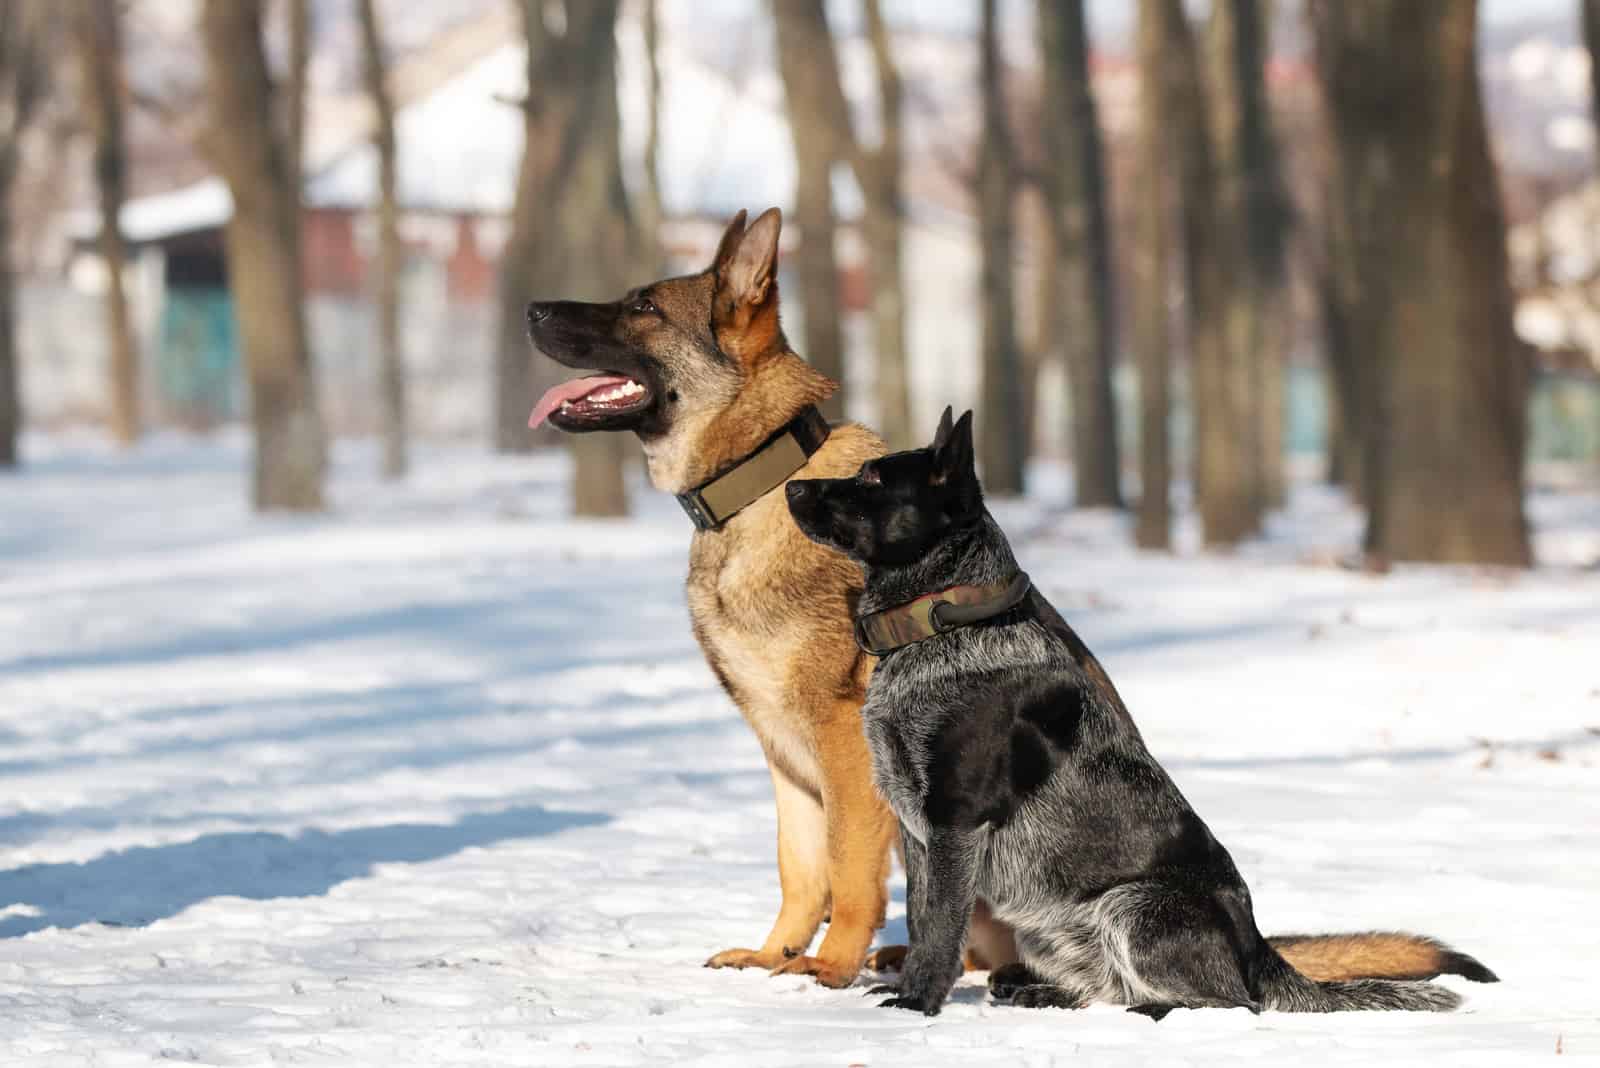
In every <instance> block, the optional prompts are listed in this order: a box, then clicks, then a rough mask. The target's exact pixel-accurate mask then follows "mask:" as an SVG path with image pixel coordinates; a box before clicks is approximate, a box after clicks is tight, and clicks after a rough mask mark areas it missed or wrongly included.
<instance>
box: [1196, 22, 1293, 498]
mask: <svg viewBox="0 0 1600 1068" xmlns="http://www.w3.org/2000/svg"><path fill="white" fill-rule="evenodd" d="M1211 12H1212V13H1211V54H1212V71H1213V78H1212V92H1213V97H1212V99H1213V101H1214V103H1215V107H1214V109H1213V114H1214V124H1213V125H1214V133H1215V137H1216V143H1217V147H1218V151H1217V157H1218V164H1219V176H1220V179H1221V180H1220V182H1219V203H1218V209H1219V211H1220V212H1221V216H1222V222H1221V227H1220V230H1221V233H1222V234H1223V235H1224V240H1226V241H1227V242H1228V243H1229V244H1230V245H1231V246H1233V248H1234V249H1236V252H1235V256H1236V258H1237V261H1238V262H1237V268H1236V270H1235V271H1234V273H1233V278H1232V281H1233V283H1234V284H1233V288H1232V289H1231V291H1230V292H1229V293H1227V294H1226V301H1227V305H1226V311H1225V316H1226V321H1225V324H1224V328H1225V329H1226V331H1227V347H1228V355H1229V373H1230V375H1231V377H1232V380H1233V383H1234V385H1233V391H1234V393H1235V396H1236V406H1237V409H1238V410H1239V411H1240V413H1241V414H1242V415H1244V416H1245V420H1246V421H1245V422H1244V423H1243V424H1242V425H1241V427H1240V428H1239V432H1242V433H1243V434H1244V435H1245V438H1246V443H1247V447H1248V448H1249V450H1250V454H1251V457H1250V458H1251V460H1252V461H1253V464H1254V467H1253V470H1252V472H1251V476H1252V478H1251V481H1252V483H1253V485H1252V487H1251V489H1252V490H1253V492H1254V494H1255V496H1256V498H1257V499H1256V501H1255V508H1256V509H1257V511H1258V512H1259V511H1261V510H1264V509H1265V508H1266V507H1267V506H1270V505H1278V504H1282V503H1283V499H1284V495H1285V491H1286V487H1285V482H1284V458H1283V408H1284V405H1285V404H1286V403H1287V398H1286V397H1285V396H1284V363H1285V360H1286V358H1287V354H1286V353H1285V351H1284V347H1285V345H1286V344H1287V343H1288V339H1289V331H1288V329H1287V315H1288V310H1289V309H1288V290H1287V287H1286V285H1285V274H1286V268H1285V240H1286V239H1285V232H1286V229H1287V225H1288V219H1289V212H1288V198H1287V195H1286V192H1285V190H1284V187H1283V180H1282V176H1281V174H1280V170H1279V163H1278V153H1277V146H1276V144H1275V142H1274V140H1273V134H1272V124H1271V118H1270V116H1269V114H1268V111H1267V104H1266V85H1265V67H1264V64H1265V59H1266V37H1267V28H1266V18H1265V16H1264V14H1263V12H1262V8H1261V3H1260V0H1219V2H1217V3H1215V4H1213V5H1212V9H1211Z"/></svg>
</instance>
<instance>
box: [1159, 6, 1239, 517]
mask: <svg viewBox="0 0 1600 1068" xmlns="http://www.w3.org/2000/svg"><path fill="white" fill-rule="evenodd" d="M1159 11H1160V13H1161V25H1162V34H1163V41H1164V51H1165V54H1166V59H1165V62H1167V63H1168V64H1170V65H1171V69H1170V71H1169V72H1168V75H1167V88H1168V99H1167V102H1166V109H1165V111H1166V115H1167V117H1168V118H1169V120H1170V121H1171V123H1172V126H1173V129H1174V133H1175V135H1176V137H1177V152H1176V155H1177V166H1178V172H1179V175H1180V178H1179V183H1180V192H1179V217H1180V219H1181V222H1182V228H1183V264H1184V286H1185V290H1186V293H1187V296H1188V301H1187V307H1188V309H1189V317H1188V319H1189V349H1190V382H1191V389H1190V393H1191V396H1192V399H1193V408H1194V426H1195V434H1194V482H1195V495H1196V497H1197V499H1198V500H1199V502H1200V518H1201V522H1202V524H1203V526H1204V528H1205V542H1206V544H1207V545H1210V546H1228V545H1233V544H1235V543H1237V542H1239V541H1242V540H1243V539H1244V538H1247V537H1249V536H1250V535H1251V534H1253V533H1255V531H1256V530H1257V528H1258V526H1259V522H1260V510H1259V505H1260V501H1259V495H1258V494H1257V492H1256V483H1255V450H1254V449H1253V448H1252V445H1251V442H1252V436H1251V435H1249V434H1248V433H1242V432H1241V427H1246V426H1248V425H1249V423H1250V418H1249V414H1248V408H1247V406H1246V405H1247V400H1248V397H1247V394H1246V393H1245V391H1244V390H1242V389H1241V385H1242V382H1241V377H1240V375H1238V374H1237V373H1236V370H1235V366H1236V363H1235V360H1234V353H1233V352H1232V350H1231V348H1230V345H1229V336H1228V330H1227V325H1226V324H1227V315H1226V312H1227V302H1228V296H1229V294H1230V293H1231V292H1232V291H1233V288H1234V286H1235V284H1236V282H1235V275H1236V271H1237V252H1236V249H1234V248H1233V247H1231V246H1230V244H1229V239H1230V238H1231V237H1232V236H1233V235H1231V234H1229V233H1227V232H1225V229H1224V227H1223V226H1222V225H1221V213H1220V212H1219V211H1218V207H1217V206H1218V191H1217V175H1216V167H1215V160H1214V156H1213V153H1212V147H1211V137H1210V133H1209V130H1208V127H1207V108H1206V95H1205V89H1204V85H1203V82H1202V80H1201V77H1200V64H1199V59H1198V54H1197V51H1196V47H1195V41H1194V34H1193V31H1192V30H1191V28H1190V26H1189V21H1188V18H1187V17H1186V16H1185V14H1184V9H1183V2H1182V0H1161V3H1160V5H1159Z"/></svg>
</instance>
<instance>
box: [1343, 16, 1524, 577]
mask: <svg viewBox="0 0 1600 1068" xmlns="http://www.w3.org/2000/svg"><path fill="white" fill-rule="evenodd" d="M1312 12H1313V18H1314V20H1315V26H1316V31H1317V32H1316V44H1317V52H1318V60H1319V67H1320V70H1321V75H1322V79H1323V83H1324V88H1325V91H1326V93H1327V103H1328V112H1329V115H1330V118H1331V121H1332V126H1333V131H1334V139H1335V143H1336V145H1337V147H1338V176H1339V181H1340V183H1341V195H1340V197H1339V202H1340V204H1341V205H1342V208H1343V212H1344V217H1343V219H1342V228H1343V229H1345V230H1347V231H1348V232H1349V233H1350V235H1351V240H1352V242H1353V253H1352V262H1353V265H1354V269H1353V270H1352V271H1351V272H1350V274H1351V276H1352V278H1351V281H1352V282H1353V283H1354V284H1355V285H1356V286H1357V287H1358V288H1357V289H1356V291H1355V293H1354V299H1353V300H1352V301H1351V308H1352V312H1353V318H1354V321H1353V322H1352V324H1351V327H1352V329H1351V335H1352V343H1353V351H1355V352H1357V353H1359V354H1360V356H1361V363H1362V365H1363V369H1364V372H1365V373H1364V374H1362V375H1361V376H1360V379H1361V381H1360V383H1359V389H1360V394H1361V401H1362V404H1363V405H1364V406H1365V407H1366V409H1367V414H1366V428H1365V431H1364V433H1363V438H1364V439H1365V441H1364V444H1365V448H1364V450H1363V452H1364V471H1363V475H1364V479H1365V482H1366V485H1367V487H1368V498H1367V499H1368V527H1367V539H1366V540H1367V548H1368V551H1369V552H1370V553H1372V554H1374V555H1375V556H1376V557H1377V558H1378V559H1393V560H1425V561H1437V562H1447V563H1488V564H1508V565H1512V566H1526V565H1527V564H1529V563H1530V562H1531V550H1530V547H1529V540H1528V529H1527V523H1526V521H1525V519H1524V515H1523V456H1524V438H1525V434H1526V418H1527V416H1526V405H1527V389H1528V377H1529V366H1528V361H1527V359H1526V356H1525V354H1524V353H1523V351H1522V349H1521V347H1520V345H1519V343H1518V341H1517V339H1516V337H1515V334H1514V333H1513V330H1512V324H1511V315H1512V298H1511V290H1510V285H1509V283H1508V279H1507V268H1506V249H1505V223H1504V218H1503V217H1502V214H1501V206H1500V194H1499V188H1498V181H1497V177H1496V174H1495V170H1494V164H1493V160H1492V158H1491V156H1490V153H1489V140H1488V133H1487V130H1486V127H1485V121H1484V114H1483V101H1482V96H1481V93H1480V89H1479V85H1478V74H1477V40H1476V30H1477V5H1476V4H1475V3H1473V2H1472V0H1451V2H1450V3H1447V4H1438V5H1432V4H1430V5H1418V4H1414V3H1410V2H1407V0H1361V2H1351V0H1345V2H1332V0H1319V2H1317V3H1315V4H1314V5H1313V7H1312ZM1395 100H1405V101H1407V106H1406V107H1405V108H1401V109H1396V108H1395V107H1394V106H1393V102H1394V101H1395Z"/></svg>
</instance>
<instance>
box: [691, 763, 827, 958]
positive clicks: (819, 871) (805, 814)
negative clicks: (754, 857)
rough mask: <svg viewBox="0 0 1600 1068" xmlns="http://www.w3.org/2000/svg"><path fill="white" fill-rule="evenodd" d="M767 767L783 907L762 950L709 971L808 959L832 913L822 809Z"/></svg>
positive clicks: (734, 953) (726, 954)
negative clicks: (826, 916)
mask: <svg viewBox="0 0 1600 1068" xmlns="http://www.w3.org/2000/svg"><path fill="white" fill-rule="evenodd" d="M767 767H768V770H770V771H771V772H772V792H773V796H774V798H775V799H776V800H777V803H778V884H779V887H780V888H781V890H782V892H783V905H782V907H781V908H780V909H779V910H778V918H777V920H776V921H775V922H774V923H773V925H772V933H770V934H769V935H767V941H766V943H765V944H764V945H762V947H761V948H760V949H729V950H724V951H723V952H721V953H718V954H717V955H716V956H714V957H712V958H711V959H710V960H708V961H706V967H708V968H766V969H768V970H771V969H774V968H781V967H783V966H784V965H785V964H786V963H788V962H789V961H792V960H802V959H808V958H805V957H804V956H803V954H804V953H805V951H806V950H807V949H808V948H810V946H811V940H812V938H814V937H816V933H817V928H818V927H820V926H821V925H822V917H823V914H824V913H826V912H827V909H828V850H827V841H828V827H827V820H826V818H825V817H824V815H823V810H822V803H821V802H820V801H819V800H818V799H817V798H816V796H815V795H813V794H812V793H811V791H809V790H807V789H806V788H805V787H803V786H801V785H800V784H799V783H797V782H795V781H794V780H793V779H791V778H790V777H789V776H788V775H787V774H786V773H785V772H784V771H783V770H782V769H781V768H780V767H779V766H778V764H777V762H776V761H774V760H772V759H771V757H770V755H769V757H768V761H767ZM846 981H847V982H848V980H846Z"/></svg>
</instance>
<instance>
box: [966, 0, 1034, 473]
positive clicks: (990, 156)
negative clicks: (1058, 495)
mask: <svg viewBox="0 0 1600 1068" xmlns="http://www.w3.org/2000/svg"><path fill="white" fill-rule="evenodd" d="M998 21H999V19H998V12H997V11H996V10H995V0H983V24H982V30H981V33H980V38H979V50H980V51H979V64H978V88H979V92H980V94H981V95H982V98H983V131H982V134H981V135H980V141H979V144H978V243H979V245H980V246H981V249H982V262H981V265H980V268H979V282H978V301H979V305H980V308H981V312H982V315H983V328H982V341H981V351H982V359H983V365H982V366H983V395H982V401H981V407H980V410H979V416H980V419H981V422H980V423H979V427H978V435H979V438H978V440H979V452H978V455H979V459H980V460H981V462H982V464H983V476H984V485H985V487H986V488H987V489H988V491H989V492H990V493H994V494H1000V495H1005V494H1017V493H1021V492H1022V490H1023V468H1024V466H1025V464H1026V461H1027V458H1028V442H1027V439H1026V437H1025V436H1024V424H1025V420H1024V419H1023V412H1022V406H1023V397H1022V358H1021V354H1020V353H1019V352H1018V349H1017V338H1016V324H1015V316H1016V302H1015V299H1014V297H1013V292H1014V288H1015V280H1014V264H1013V261H1012V219H1011V210H1012V201H1013V193H1014V191H1015V187H1016V178H1015V174H1014V169H1013V161H1012V152H1011V133H1010V130H1009V128H1008V126H1007V116H1006V105H1005V92H1004V87H1003V85H1002V79H1003V77H1004V68H1003V65H1002V63H1001V58H1000V39H999V27H998Z"/></svg>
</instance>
